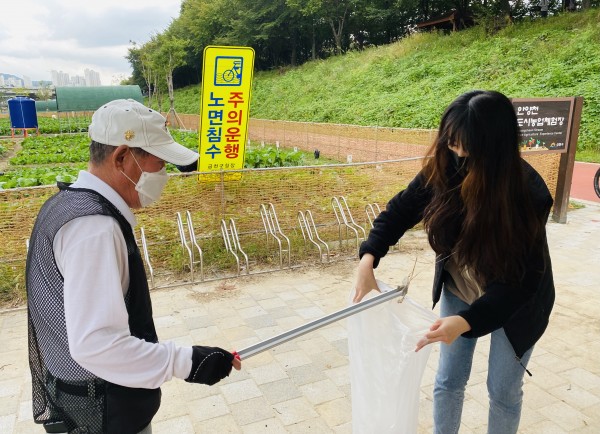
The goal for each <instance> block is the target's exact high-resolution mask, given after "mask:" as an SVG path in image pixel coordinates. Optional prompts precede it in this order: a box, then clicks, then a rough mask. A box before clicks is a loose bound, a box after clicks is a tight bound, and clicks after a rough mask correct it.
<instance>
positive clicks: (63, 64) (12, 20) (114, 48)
mask: <svg viewBox="0 0 600 434" xmlns="http://www.w3.org/2000/svg"><path fill="white" fill-rule="evenodd" d="M2 3H3V4H2V8H1V10H2V17H3V19H2V24H1V25H0V73H5V74H12V75H16V76H17V77H19V78H23V76H27V77H29V78H30V79H31V80H33V81H39V80H45V81H50V80H51V75H50V71H51V70H53V69H54V70H57V71H63V72H66V73H67V74H69V76H75V75H81V76H83V75H84V69H85V68H88V69H93V70H94V71H97V72H98V73H100V80H101V82H102V85H112V84H118V82H119V81H120V80H121V79H124V78H127V77H129V76H130V75H131V73H132V69H131V66H130V65H129V62H128V61H127V60H126V59H125V56H126V55H127V49H128V48H129V47H131V43H130V41H135V42H137V44H138V45H141V44H143V43H145V42H147V41H148V40H150V37H151V36H152V35H153V34H155V33H162V32H163V31H164V30H165V29H166V28H167V27H168V26H169V24H170V23H171V21H172V20H173V19H175V18H177V17H178V16H179V9H180V5H181V0H143V1H142V0H91V1H89V0H88V1H81V0H7V1H3V2H2Z"/></svg>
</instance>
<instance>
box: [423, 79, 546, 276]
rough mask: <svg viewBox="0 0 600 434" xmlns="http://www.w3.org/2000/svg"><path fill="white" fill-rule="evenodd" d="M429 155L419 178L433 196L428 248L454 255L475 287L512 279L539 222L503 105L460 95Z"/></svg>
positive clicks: (477, 94)
mask: <svg viewBox="0 0 600 434" xmlns="http://www.w3.org/2000/svg"><path fill="white" fill-rule="evenodd" d="M449 145H454V146H456V145H462V147H463V149H464V150H465V151H466V152H467V153H468V157H466V158H465V159H460V158H456V154H455V153H453V151H451V150H450V149H449ZM429 155H430V156H431V157H432V158H430V159H429V160H428V161H427V162H426V163H425V167H424V173H425V175H426V177H427V182H428V184H429V185H430V186H431V187H432V190H433V199H432V201H431V202H430V204H429V205H428V206H427V208H426V209H425V214H424V223H425V228H426V230H427V233H428V237H429V242H430V244H431V246H432V248H433V249H434V251H435V252H436V253H437V254H438V255H441V256H443V257H446V256H449V255H453V256H454V259H455V261H456V262H457V264H458V265H459V267H468V268H469V270H470V272H471V273H473V275H474V276H475V277H476V278H477V280H478V282H479V283H480V284H481V285H486V284H488V283H490V282H492V281H502V282H506V283H516V282H518V281H519V280H520V279H521V277H522V275H523V273H524V270H525V263H526V260H527V255H528V254H529V251H530V248H531V246H532V244H533V243H534V241H535V240H536V239H537V237H538V236H540V234H541V233H542V231H543V227H544V224H545V222H544V221H541V219H540V217H538V216H537V215H536V213H535V212H534V207H533V205H532V203H531V198H530V195H529V193H528V187H527V184H526V182H527V181H526V179H524V174H523V169H522V167H523V166H522V161H521V156H520V152H519V126H518V123H517V117H516V114H515V111H514V108H513V105H512V103H511V102H510V100H509V99H508V98H507V97H506V96H504V95H503V94H501V93H499V92H493V91H472V92H467V93H465V94H463V95H461V96H459V97H458V98H457V99H456V100H454V102H452V103H451V104H450V106H448V108H447V109H446V111H445V112H444V114H443V116H442V120H441V123H440V127H439V131H438V135H437V138H436V140H435V142H434V144H433V145H432V147H431V149H430V151H429Z"/></svg>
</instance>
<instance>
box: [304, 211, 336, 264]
mask: <svg viewBox="0 0 600 434" xmlns="http://www.w3.org/2000/svg"><path fill="white" fill-rule="evenodd" d="M298 223H299V224H300V230H301V231H302V237H303V238H304V245H306V238H307V237H308V240H309V241H310V242H311V243H312V244H314V245H315V246H317V249H319V258H320V259H321V262H323V251H322V250H321V244H322V245H323V246H324V247H325V250H326V251H327V253H326V254H325V255H326V257H327V262H329V246H328V245H327V243H326V242H325V241H323V240H322V239H321V237H319V233H318V232H317V225H316V224H315V220H314V219H313V216H312V213H311V212H310V210H306V211H304V212H302V211H298ZM313 231H314V235H313ZM315 239H317V240H318V241H319V243H321V244H319V243H318V242H316V241H315Z"/></svg>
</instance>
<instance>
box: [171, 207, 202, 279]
mask: <svg viewBox="0 0 600 434" xmlns="http://www.w3.org/2000/svg"><path fill="white" fill-rule="evenodd" d="M176 214H177V228H178V229H179V238H180V239H181V246H182V248H183V249H184V251H187V254H188V258H189V263H190V278H191V280H192V282H194V272H195V265H196V264H199V265H200V280H201V281H203V280H204V261H203V257H202V249H201V248H200V246H199V245H198V241H197V240H196V234H195V233H194V224H193V222H192V214H191V213H190V212H189V211H186V214H185V215H186V222H185V223H184V221H183V218H182V217H181V213H180V212H177V213H176ZM186 230H187V234H186Z"/></svg>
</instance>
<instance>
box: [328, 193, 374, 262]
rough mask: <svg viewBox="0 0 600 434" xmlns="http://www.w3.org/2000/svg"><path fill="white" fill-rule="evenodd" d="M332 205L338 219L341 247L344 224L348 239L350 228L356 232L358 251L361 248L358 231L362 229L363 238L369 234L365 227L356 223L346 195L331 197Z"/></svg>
mask: <svg viewBox="0 0 600 434" xmlns="http://www.w3.org/2000/svg"><path fill="white" fill-rule="evenodd" d="M340 199H341V201H340ZM342 204H343V205H342ZM331 206H332V207H333V212H334V214H335V218H336V219H337V221H338V233H339V238H340V248H341V247H342V225H344V226H345V227H346V239H347V238H348V237H347V235H348V229H350V230H352V232H354V235H355V236H356V250H357V251H358V250H359V248H360V236H359V232H358V231H359V230H360V231H361V232H362V234H363V239H366V238H367V234H366V232H365V230H364V229H363V227H362V226H360V225H358V224H356V222H355V221H354V218H353V217H352V213H351V212H350V208H349V207H348V202H346V198H345V197H344V196H340V197H339V198H338V197H335V196H334V197H333V198H332V199H331ZM346 214H347V215H346Z"/></svg>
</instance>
